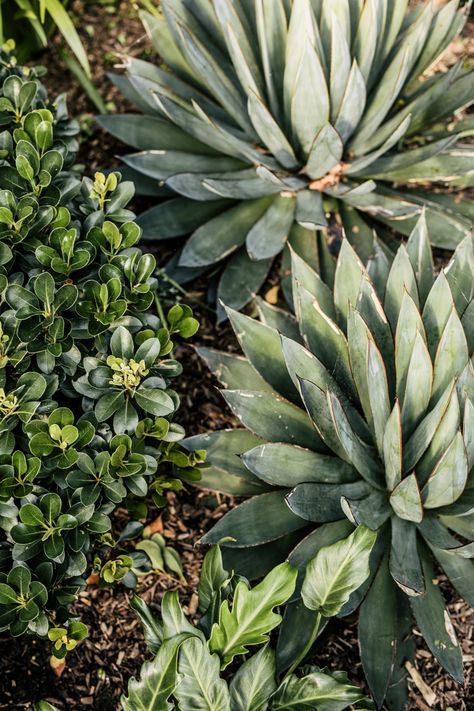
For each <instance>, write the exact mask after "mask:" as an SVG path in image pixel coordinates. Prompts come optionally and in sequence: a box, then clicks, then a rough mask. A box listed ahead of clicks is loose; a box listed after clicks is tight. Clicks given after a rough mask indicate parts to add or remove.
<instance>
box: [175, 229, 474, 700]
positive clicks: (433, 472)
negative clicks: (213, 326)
mask: <svg viewBox="0 0 474 711" xmlns="http://www.w3.org/2000/svg"><path fill="white" fill-rule="evenodd" d="M292 274H293V276H292V279H293V297H294V303H295V307H296V316H295V317H293V316H291V315H289V314H288V313H286V312H283V311H278V309H275V308H274V307H269V306H268V305H265V304H264V303H263V302H262V303H261V304H260V309H261V314H262V320H261V321H257V320H254V319H252V318H249V317H248V316H244V315H242V314H239V313H238V312H236V311H233V310H229V318H230V320H231V323H232V325H233V327H234V330H235V332H236V334H237V337H238V339H239V342H240V345H241V347H242V349H243V351H244V353H245V356H246V358H247V360H243V359H242V358H240V357H239V356H235V355H230V354H222V353H219V352H218V351H213V350H210V349H201V354H202V356H203V357H204V358H205V359H206V360H207V361H208V362H209V364H210V366H211V368H212V370H213V371H214V372H215V373H216V374H217V375H218V377H219V378H220V380H221V381H222V382H223V383H224V384H225V386H226V387H227V388H228V389H227V390H224V391H223V395H224V398H225V400H226V402H227V403H228V405H229V406H230V408H231V409H232V411H233V412H234V414H235V415H236V416H237V417H238V418H239V419H240V421H241V422H242V424H243V425H244V427H245V428H246V429H243V430H242V429H236V430H229V431H223V432H217V433H209V434H208V435H204V436H201V435H198V436H196V437H191V438H190V439H189V440H187V446H189V447H191V448H195V447H198V448H206V449H207V451H208V461H209V463H210V465H211V466H210V468H209V470H208V471H207V473H206V472H205V473H204V477H203V481H202V484H203V486H205V487H209V488H216V489H220V490H223V491H228V492H230V493H233V494H237V495H247V496H248V495H251V496H252V498H250V499H249V500H247V501H245V502H244V503H242V504H240V506H238V507H237V508H235V509H233V510H232V511H230V512H229V513H228V514H226V515H225V516H224V517H223V518H222V519H221V520H220V521H218V523H217V524H216V525H215V526H214V528H213V529H212V530H211V531H210V532H209V533H207V534H206V536H205V537H204V538H203V541H204V542H206V543H217V542H219V541H220V540H222V539H224V542H223V552H224V560H225V563H226V565H228V566H229V567H233V568H235V569H236V570H237V572H239V573H241V574H243V575H247V576H249V577H254V576H256V575H260V574H262V573H264V572H265V571H266V570H268V569H269V568H270V567H271V566H272V565H274V563H275V562H276V561H278V560H280V559H282V558H285V557H286V556H288V559H289V560H290V562H292V563H293V564H294V565H296V566H297V567H299V568H300V570H303V569H304V568H305V565H306V563H307V561H308V560H309V558H310V557H311V556H312V555H314V551H315V550H317V549H318V548H319V547H320V546H321V545H322V542H324V544H326V543H328V542H330V541H332V540H337V539H339V538H341V537H342V536H344V535H346V534H347V530H348V528H349V529H350V527H351V526H352V525H354V524H359V523H363V524H365V525H366V526H367V527H368V528H370V529H372V530H373V531H376V532H377V542H376V544H375V546H374V549H373V553H372V559H371V575H370V579H369V581H368V582H367V584H366V585H365V586H364V587H363V589H362V590H361V591H359V592H357V593H356V594H355V595H354V596H353V597H352V598H351V601H350V602H349V603H348V605H347V606H346V608H345V610H344V612H345V613H346V614H347V613H349V612H351V611H353V610H354V609H355V608H356V607H358V606H360V624H359V640H360V648H361V656H362V661H363V665H364V669H365V672H366V675H367V678H368V681H369V685H370V688H371V689H372V692H373V695H374V698H375V700H376V702H377V703H378V704H379V705H381V704H382V703H383V701H384V699H385V697H387V701H388V703H389V704H390V706H391V707H392V708H394V709H397V710H398V709H400V708H403V707H404V703H405V696H404V686H405V685H404V684H403V676H404V674H405V671H404V666H403V664H404V660H405V659H406V658H407V657H408V658H410V656H411V655H412V653H413V642H412V639H411V638H410V634H409V633H410V628H411V625H412V616H413V617H414V619H415V621H416V623H417V625H418V626H419V628H420V630H421V632H422V634H423V636H424V638H425V641H426V643H427V645H428V646H429V648H430V649H431V651H432V653H433V654H434V655H435V657H436V658H437V659H438V660H439V662H440V663H441V664H442V665H443V666H444V667H445V668H446V670H447V671H448V673H449V674H450V675H451V676H452V677H453V678H454V679H456V680H457V681H458V682H460V683H462V680H463V669H462V655H461V649H460V646H459V643H458V641H457V640H456V635H455V632H454V630H453V627H452V625H451V623H450V621H449V616H448V613H447V611H446V609H445V607H444V604H443V596H442V593H441V591H440V587H439V586H438V584H437V580H436V566H438V565H439V566H440V567H441V568H442V569H443V571H444V572H445V574H446V575H447V577H448V578H449V579H450V580H451V582H452V585H453V587H454V588H455V589H456V590H457V591H458V593H459V594H460V595H461V596H463V597H464V598H465V600H466V601H467V602H468V603H470V604H474V597H473V590H474V588H473V581H474V568H473V565H472V562H471V560H470V558H472V556H473V553H474V547H473V541H474V525H473V514H472V511H473V504H474V498H473V497H474V480H473V465H474V450H473V437H474V372H473V363H472V354H473V348H474V323H473V313H474V312H473V308H474V299H473V296H474V256H473V240H472V237H471V236H469V237H466V238H465V239H464V240H463V241H462V242H461V243H460V245H459V246H458V247H457V249H456V251H455V253H454V256H453V258H452V259H451V261H450V263H449V264H448V266H447V267H446V268H444V269H442V270H441V271H440V273H439V274H438V275H437V276H436V275H435V272H434V269H433V261H432V255H431V250H430V244H429V239H428V232H427V228H426V222H425V220H424V219H423V218H421V219H420V221H419V223H418V224H417V226H416V228H415V229H414V231H413V233H412V234H411V236H410V238H409V240H408V242H407V243H406V245H402V246H400V248H399V249H398V251H397V253H396V255H395V257H394V259H393V261H392V262H391V263H389V261H388V260H387V258H386V255H385V254H384V252H383V251H382V250H380V249H378V250H377V251H376V252H375V254H374V257H373V258H372V259H370V260H369V262H368V265H367V268H365V267H364V266H363V264H362V262H361V261H360V260H359V258H358V257H357V255H356V253H355V251H354V250H353V248H352V247H351V245H350V244H349V242H348V241H347V240H344V241H343V243H342V247H341V250H340V254H339V257H338V260H337V265H336V270H335V278H334V283H333V285H332V287H331V288H330V287H329V286H327V285H326V284H325V283H324V282H323V281H322V279H321V278H320V277H319V275H318V274H317V273H316V272H315V271H314V270H312V269H311V268H310V267H309V266H308V264H307V263H305V262H304V261H303V260H302V259H301V258H300V257H299V256H298V255H296V254H294V255H293V271H292ZM236 455H238V456H236ZM227 537H231V539H229V538H227ZM290 608H291V609H290V611H289V612H288V615H287V624H288V630H287V631H288V635H287V639H286V641H285V643H284V644H282V645H281V646H280V648H279V666H280V667H284V666H285V665H286V664H288V663H290V662H291V658H292V655H293V654H294V653H295V649H298V647H299V645H301V644H304V640H305V634H306V629H307V614H306V611H305V610H304V607H302V606H301V603H300V602H298V601H295V604H294V605H292V606H290ZM290 632H291V633H290Z"/></svg>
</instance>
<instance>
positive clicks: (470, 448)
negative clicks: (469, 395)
mask: <svg viewBox="0 0 474 711" xmlns="http://www.w3.org/2000/svg"><path fill="white" fill-rule="evenodd" d="M463 437H464V446H465V447H466V457H467V467H468V470H469V471H471V469H472V468H473V467H474V403H473V402H472V401H471V400H468V399H466V402H465V405H464V418H463Z"/></svg>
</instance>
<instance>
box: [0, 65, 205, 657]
mask: <svg viewBox="0 0 474 711" xmlns="http://www.w3.org/2000/svg"><path fill="white" fill-rule="evenodd" d="M1 59H2V64H1V68H2V72H3V76H2V90H1V92H0V123H1V125H2V132H1V133H0V146H1V157H2V161H1V165H0V589H1V590H2V591H3V592H2V593H1V594H0V631H4V630H7V629H8V630H10V632H11V634H13V635H18V634H23V633H24V632H26V633H29V634H37V635H39V636H40V637H42V638H48V637H49V639H50V640H51V642H53V654H55V655H56V656H59V657H61V656H64V655H65V654H66V652H67V651H68V650H70V649H72V648H73V647H74V646H75V645H76V644H77V643H78V642H79V641H80V640H81V639H83V637H84V634H85V628H84V626H83V625H82V624H81V623H79V622H78V621H73V620H72V619H71V618H70V612H69V607H70V605H71V603H73V602H74V601H75V599H76V597H77V593H78V592H79V591H80V590H81V589H83V588H84V587H85V584H86V578H87V576H88V574H89V573H90V572H91V570H95V567H94V565H95V556H97V557H98V559H99V563H100V565H99V571H100V573H101V579H102V581H103V582H105V583H106V584H111V583H112V582H114V581H117V580H123V579H125V577H126V576H127V574H128V573H129V572H130V570H131V568H132V563H133V561H132V559H131V558H129V557H128V556H127V555H126V553H125V552H124V551H123V550H118V551H117V550H116V548H117V545H118V544H117V543H116V542H115V541H114V539H113V538H112V536H111V534H110V529H111V525H112V524H111V514H112V513H113V511H114V509H115V508H116V507H117V506H118V505H119V504H121V505H123V506H125V507H127V506H129V507H130V508H131V509H133V508H134V507H135V508H140V511H141V514H140V515H141V516H146V515H147V504H146V502H147V500H150V499H153V500H154V502H155V504H158V505H160V506H163V505H165V503H166V492H167V491H168V490H177V489H178V488H180V487H182V486H183V481H184V480H190V479H194V480H195V479H197V478H199V467H200V465H201V464H202V462H203V460H204V454H203V453H202V452H196V453H189V452H187V451H185V450H183V449H182V447H181V445H180V440H181V439H182V438H183V437H184V430H183V428H182V427H181V426H179V425H177V424H176V423H173V421H172V420H173V417H174V415H175V413H176V411H177V409H178V407H179V398H178V395H177V394H176V393H175V392H174V390H172V389H171V387H170V383H171V380H172V379H173V378H176V377H178V376H179V375H180V374H181V370H182V368H181V366H180V364H179V363H178V362H177V361H176V360H174V359H173V358H172V352H173V345H174V344H173V340H172V339H173V338H174V336H175V335H176V336H178V337H179V338H182V337H183V338H187V337H189V336H190V335H192V334H193V333H194V332H195V330H196V326H197V322H196V321H195V319H194V318H193V316H192V312H191V310H190V309H189V308H188V307H186V306H181V305H175V306H173V307H172V308H171V309H169V311H168V314H167V316H165V315H164V313H163V308H162V306H161V303H160V302H159V297H158V286H159V285H158V280H157V279H156V278H155V276H154V271H155V266H156V265H155V258H154V257H153V256H152V255H150V254H144V253H143V252H142V251H141V249H140V247H139V246H138V240H139V238H140V228H139V227H138V226H137V224H136V223H135V221H134V214H133V212H131V211H130V210H129V209H128V207H127V206H128V203H129V201H130V199H131V198H132V197H133V193H134V188H133V184H132V183H131V182H128V181H123V180H122V179H121V175H120V174H119V173H111V174H110V175H108V176H107V177H106V176H104V175H103V174H102V173H97V174H96V175H95V178H94V180H91V179H89V178H81V175H80V173H78V172H76V168H74V161H75V157H76V150H77V141H76V135H77V131H78V126H77V123H76V122H74V121H71V120H70V119H69V118H68V115H67V110H66V105H65V101H64V98H61V97H60V98H59V99H58V100H57V101H56V102H51V101H50V100H49V99H48V97H47V95H46V92H45V89H44V87H43V86H42V84H41V83H40V81H39V78H38V73H37V72H36V71H34V70H31V71H27V70H25V69H21V68H18V67H17V66H16V65H15V63H14V62H13V60H12V58H11V57H10V56H7V55H4V54H1ZM155 302H156V303H157V304H159V309H160V313H161V314H162V316H163V318H165V319H166V322H163V321H162V320H161V319H160V318H159V316H157V315H155V314H154V313H153V312H152V310H151V307H152V306H153V305H154V304H155ZM104 551H105V554H104ZM167 555H169V554H167ZM170 565H171V563H170Z"/></svg>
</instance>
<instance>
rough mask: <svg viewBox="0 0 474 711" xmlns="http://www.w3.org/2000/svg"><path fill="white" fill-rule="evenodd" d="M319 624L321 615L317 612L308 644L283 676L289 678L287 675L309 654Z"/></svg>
mask: <svg viewBox="0 0 474 711" xmlns="http://www.w3.org/2000/svg"><path fill="white" fill-rule="evenodd" d="M320 624H321V613H320V612H318V614H317V615H316V618H315V620H314V627H313V630H312V632H311V637H310V638H309V640H308V643H307V644H306V646H305V648H304V649H303V651H302V653H301V654H300V655H299V657H298V658H297V659H296V661H295V662H294V663H293V664H292V665H291V667H290V668H289V669H288V671H287V672H286V675H285V676H289V674H292V673H293V672H294V671H295V669H296V668H297V667H298V666H299V665H300V664H301V662H302V661H303V659H304V658H305V657H306V655H307V654H308V653H309V651H310V650H311V647H312V646H313V644H314V643H315V641H316V637H317V636H318V632H319V626H320Z"/></svg>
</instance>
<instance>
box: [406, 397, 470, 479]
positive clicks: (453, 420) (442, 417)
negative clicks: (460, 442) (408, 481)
mask: <svg viewBox="0 0 474 711" xmlns="http://www.w3.org/2000/svg"><path fill="white" fill-rule="evenodd" d="M448 388H449V386H448ZM443 396H444V394H443ZM443 405H445V403H443ZM436 412H437V414H434V415H433V420H431V419H430V420H428V418H430V416H431V413H436ZM438 417H439V419H438ZM425 419H427V420H428V422H429V424H430V427H432V426H433V425H436V427H435V429H434V431H433V430H431V431H433V434H432V437H431V440H430V442H429V446H428V448H427V450H426V451H425V453H424V454H423V457H422V458H421V460H420V461H419V462H418V464H417V477H418V481H419V482H420V485H423V484H425V483H426V481H427V479H428V477H429V476H430V474H431V473H432V471H433V469H434V467H435V466H436V464H437V462H438V460H439V459H440V457H441V456H442V455H443V454H444V452H445V451H446V449H447V448H448V446H449V445H450V444H451V442H452V441H453V439H454V437H455V436H456V434H457V432H458V431H459V425H460V422H461V411H460V406H459V398H458V396H457V393H456V391H454V392H453V393H452V395H451V397H450V399H449V402H448V406H447V407H441V408H440V410H439V411H437V407H435V408H433V410H432V411H431V412H430V414H429V415H427V417H426V418H425ZM422 424H423V422H422V423H421V425H422ZM421 425H420V427H421ZM410 443H411V439H410V440H409V443H408V445H407V446H409V445H410ZM420 444H421V442H420ZM404 456H405V453H404Z"/></svg>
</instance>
